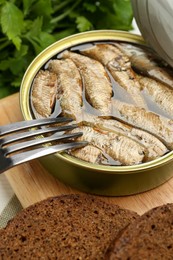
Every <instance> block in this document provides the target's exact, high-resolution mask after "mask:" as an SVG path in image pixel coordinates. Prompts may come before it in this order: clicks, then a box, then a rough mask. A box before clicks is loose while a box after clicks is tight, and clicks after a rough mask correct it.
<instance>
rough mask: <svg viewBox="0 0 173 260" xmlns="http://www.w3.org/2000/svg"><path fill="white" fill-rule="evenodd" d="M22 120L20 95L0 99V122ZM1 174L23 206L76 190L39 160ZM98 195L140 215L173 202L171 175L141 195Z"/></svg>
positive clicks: (6, 122) (75, 191) (0, 123)
mask: <svg viewBox="0 0 173 260" xmlns="http://www.w3.org/2000/svg"><path fill="white" fill-rule="evenodd" d="M21 120H22V114H21V111H20V106H19V94H18V93H17V94H14V95H12V96H9V97H6V98H4V99H1V100H0V125H4V124H8V123H11V122H17V121H21ZM3 174H5V175H6V177H7V179H8V181H9V182H10V184H11V186H12V188H13V190H14V192H15V194H16V195H17V197H18V199H19V200H20V202H21V204H22V206H23V207H27V206H29V205H31V204H33V203H35V202H37V201H40V200H43V199H46V198H47V197H50V196H55V195H61V194H70V193H79V191H77V190H74V189H72V188H70V187H68V186H66V185H64V184H63V183H61V182H59V181H58V180H57V179H55V178H54V177H53V176H51V175H50V174H49V173H48V172H47V171H46V170H45V169H44V168H43V167H42V166H41V164H40V163H39V161H38V160H33V161H31V162H29V163H25V164H22V165H20V166H17V167H15V168H13V169H11V170H9V171H7V172H5V173H3ZM100 198H102V199H103V200H106V201H110V202H111V203H115V204H118V205H120V206H122V207H124V208H127V209H131V210H134V211H136V212H138V213H139V214H142V213H144V212H146V211H147V210H149V209H151V208H153V207H156V206H159V205H162V204H164V203H169V202H173V178H172V179H170V180H169V181H167V182H166V183H164V184H163V185H161V186H159V187H158V188H155V189H153V190H151V191H148V192H144V193H141V194H137V195H133V196H125V197H103V196H100Z"/></svg>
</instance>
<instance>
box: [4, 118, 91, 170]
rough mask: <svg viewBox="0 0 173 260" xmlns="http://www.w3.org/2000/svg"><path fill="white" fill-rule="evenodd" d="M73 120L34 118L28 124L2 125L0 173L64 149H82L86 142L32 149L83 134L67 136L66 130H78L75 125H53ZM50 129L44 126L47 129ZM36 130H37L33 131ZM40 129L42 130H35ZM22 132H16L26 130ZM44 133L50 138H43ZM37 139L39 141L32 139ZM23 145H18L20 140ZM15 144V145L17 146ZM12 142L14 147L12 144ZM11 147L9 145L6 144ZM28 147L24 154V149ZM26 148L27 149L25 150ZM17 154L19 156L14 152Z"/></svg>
mask: <svg viewBox="0 0 173 260" xmlns="http://www.w3.org/2000/svg"><path fill="white" fill-rule="evenodd" d="M71 121H72V120H71V119H69V118H60V117H59V118H45V119H34V120H29V121H21V122H17V123H13V124H9V125H5V126H0V173H2V172H4V171H6V170H8V169H9V168H11V167H14V166H16V165H18V164H21V163H24V162H27V161H30V160H33V159H36V158H39V157H42V156H46V155H49V154H52V153H55V152H60V151H64V150H67V149H74V148H79V147H82V146H85V145H86V144H87V142H77V141H76V142H75V141H74V140H70V142H64V143H61V144H54V145H52V144H51V145H47V146H46V145H45V146H43V145H42V146H41V147H39V148H37V147H35V148H34V149H33V147H34V146H36V145H41V144H45V143H50V142H52V141H61V142H62V140H65V139H69V138H71V139H74V138H77V137H79V136H81V135H82V132H79V133H73V134H71V133H68V132H67V133H66V132H65V131H67V130H72V129H74V128H76V127H77V125H76V124H70V125H60V126H57V125H53V126H51V125H52V124H57V123H68V122H71ZM47 125H48V126H49V127H46V126H47ZM36 127H37V128H36ZM38 127H42V128H38ZM29 129H30V131H25V132H19V133H16V132H17V131H21V130H29ZM45 134H52V135H51V136H46V137H45V136H43V135H45ZM36 136H39V137H40V138H34V137H36ZM31 137H32V138H34V139H33V140H27V141H26V140H25V139H26V138H31ZM21 140H22V142H20V143H19V142H18V141H21ZM17 142H18V143H17ZM13 143H14V144H13ZM9 144H10V145H9ZM26 148H27V151H25V149H26ZM28 148H29V149H28ZM18 151H20V152H19V153H16V152H18Z"/></svg>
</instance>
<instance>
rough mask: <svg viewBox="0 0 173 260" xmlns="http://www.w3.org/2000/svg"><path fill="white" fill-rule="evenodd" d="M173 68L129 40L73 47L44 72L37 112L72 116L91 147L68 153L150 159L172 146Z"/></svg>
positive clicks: (94, 159) (110, 160)
mask: <svg viewBox="0 0 173 260" xmlns="http://www.w3.org/2000/svg"><path fill="white" fill-rule="evenodd" d="M172 75H173V74H172V69H171V68H170V67H169V66H168V65H167V64H166V63H165V62H164V61H163V60H161V59H160V58H159V57H158V56H157V55H156V54H155V53H154V52H153V51H152V50H151V49H149V48H148V47H146V46H142V45H139V44H133V43H127V42H124V41H94V42H90V43H86V44H85V43H84V44H80V45H76V46H72V47H70V48H68V49H65V50H63V51H61V52H59V53H57V54H56V55H55V56H54V57H51V59H49V61H47V62H46V63H45V64H43V66H42V67H41V68H40V69H39V71H38V73H37V74H36V76H35V77H34V79H33V82H32V88H31V91H30V106H31V110H32V113H33V115H34V117H36V118H38V117H49V116H53V117H57V116H65V117H70V118H73V122H75V123H77V124H78V129H75V130H72V132H75V131H82V132H83V136H82V137H79V138H78V139H79V140H85V141H88V145H87V146H85V147H83V148H80V149H76V150H69V151H68V153H69V154H70V155H71V156H74V157H76V158H79V159H80V160H84V161H87V162H90V163H93V164H101V165H114V166H121V165H122V166H124V165H125V166H128V165H129V166H130V165H138V164H142V163H146V162H149V161H152V160H155V159H157V158H160V157H162V156H163V155H165V154H167V153H168V152H169V151H171V150H172V148H173V141H172V140H173V121H172V116H173V89H172V88H173V76H172Z"/></svg>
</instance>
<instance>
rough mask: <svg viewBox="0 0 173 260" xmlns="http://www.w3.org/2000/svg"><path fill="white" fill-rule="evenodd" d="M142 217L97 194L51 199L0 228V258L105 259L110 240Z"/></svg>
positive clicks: (32, 207) (34, 206)
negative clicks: (106, 201)
mask: <svg viewBox="0 0 173 260" xmlns="http://www.w3.org/2000/svg"><path fill="white" fill-rule="evenodd" d="M138 217H139V216H138V215H137V214H136V213H134V212H131V211H129V210H126V209H122V208H120V207H119V206H117V205H113V204H108V203H105V202H104V201H102V200H101V199H99V198H97V197H96V196H91V195H75V194H71V195H64V196H59V197H53V198H49V199H47V200H44V201H41V202H39V203H36V204H34V205H32V206H30V207H28V208H26V209H24V210H23V211H21V212H20V213H19V214H18V215H17V216H16V217H15V218H14V219H13V220H12V221H10V222H9V223H8V225H7V227H6V228H5V229H3V230H1V231H0V233H1V237H0V259H15V260H16V259H64V260H67V259H70V260H71V259H78V260H79V259H89V260H92V259H103V258H104V255H105V253H106V251H107V249H108V246H109V244H110V242H112V240H113V239H114V238H115V237H116V236H117V235H118V233H119V232H120V230H122V229H123V228H125V227H126V226H127V225H128V224H129V223H130V222H132V221H134V220H135V219H136V218H138Z"/></svg>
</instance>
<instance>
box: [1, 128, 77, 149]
mask: <svg viewBox="0 0 173 260" xmlns="http://www.w3.org/2000/svg"><path fill="white" fill-rule="evenodd" d="M76 127H78V125H76V124H73V125H66V126H58V127H47V128H43V129H37V130H32V131H27V132H23V133H19V134H15V135H12V136H6V137H4V138H3V139H0V145H1V146H2V145H5V144H9V143H12V142H14V141H16V140H17V141H19V140H22V139H25V138H29V137H33V136H38V135H42V134H47V133H53V132H62V131H67V130H72V129H74V128H76Z"/></svg>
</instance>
